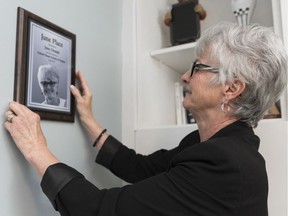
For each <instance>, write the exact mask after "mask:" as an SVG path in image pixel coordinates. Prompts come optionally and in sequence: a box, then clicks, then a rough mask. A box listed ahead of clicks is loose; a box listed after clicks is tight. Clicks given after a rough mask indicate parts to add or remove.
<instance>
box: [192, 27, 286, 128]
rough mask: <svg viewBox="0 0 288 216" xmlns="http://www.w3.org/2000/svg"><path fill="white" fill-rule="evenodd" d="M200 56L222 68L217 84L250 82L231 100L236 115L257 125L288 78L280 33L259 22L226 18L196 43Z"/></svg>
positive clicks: (197, 54)
mask: <svg viewBox="0 0 288 216" xmlns="http://www.w3.org/2000/svg"><path fill="white" fill-rule="evenodd" d="M207 51H208V52H207ZM200 56H205V57H206V58H208V59H209V60H211V61H212V62H214V63H215V65H213V66H214V67H218V68H219V70H220V72H219V74H218V76H216V78H215V80H213V82H214V83H215V84H224V83H227V82H228V83H229V82H232V81H233V80H234V79H235V78H237V79H240V80H242V81H243V82H245V83H246V88H245V90H244V92H243V93H242V94H241V96H240V97H238V98H237V99H236V100H234V101H230V106H232V107H234V108H235V112H234V113H233V114H232V115H233V116H238V117H239V118H240V120H242V121H244V122H246V123H247V124H248V125H249V126H251V127H257V125H258V122H259V121H260V119H262V118H263V116H264V115H265V113H266V111H267V110H268V109H269V108H270V107H271V106H272V105H273V103H275V102H276V101H277V100H278V99H279V98H280V96H281V93H282V91H283V90H284V88H285V85H286V82H287V77H286V73H287V54H286V51H285V49H284V45H283V43H282V40H281V39H280V37H278V36H277V35H276V34H275V33H274V32H273V31H272V30H271V29H269V28H266V27H262V26H259V25H258V24H252V25H248V26H241V25H238V24H236V23H229V22H222V23H219V24H217V25H215V26H213V27H211V28H209V29H208V30H206V31H204V32H203V33H202V36H201V38H200V39H199V41H198V43H197V45H196V57H200Z"/></svg>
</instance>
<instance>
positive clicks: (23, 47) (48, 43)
mask: <svg viewBox="0 0 288 216" xmlns="http://www.w3.org/2000/svg"><path fill="white" fill-rule="evenodd" d="M75 49H76V36H75V34H73V33H71V32H69V31H67V30H65V29H63V28H61V27H59V26H57V25H55V24H53V23H51V22H49V21H47V20H45V19H43V18H41V17H39V16H37V15H35V14H33V13H31V12H29V11H27V10H25V9H23V8H20V7H19V8H18V11H17V35H16V59H15V81H14V100H15V101H18V102H20V103H22V104H24V105H26V106H27V107H28V108H30V109H31V110H33V111H34V112H37V113H38V114H39V115H40V117H41V119H47V120H57V121H69V122H74V113H75V101H74V97H73V96H72V94H71V92H70V85H71V84H73V85H74V84H75Z"/></svg>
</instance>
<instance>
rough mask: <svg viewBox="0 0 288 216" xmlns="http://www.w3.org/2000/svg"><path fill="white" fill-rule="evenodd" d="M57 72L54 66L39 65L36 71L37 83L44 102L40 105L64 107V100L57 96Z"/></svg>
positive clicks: (58, 78)
mask: <svg viewBox="0 0 288 216" xmlns="http://www.w3.org/2000/svg"><path fill="white" fill-rule="evenodd" d="M59 80H60V77H59V72H58V70H57V69H56V67H55V66H52V65H41V66H40V67H39V69H38V82H39V86H40V88H41V91H42V94H43V95H44V97H45V100H44V101H43V102H42V104H48V105H53V106H59V107H65V106H66V100H65V99H63V98H60V97H59V96H58V93H59V92H58V89H59Z"/></svg>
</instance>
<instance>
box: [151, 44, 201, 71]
mask: <svg viewBox="0 0 288 216" xmlns="http://www.w3.org/2000/svg"><path fill="white" fill-rule="evenodd" d="M195 45H196V43H195V42H193V43H187V44H182V45H178V46H173V47H168V48H163V49H159V50H154V51H151V52H150V55H151V56H152V57H153V58H155V59H157V60H158V61H160V62H161V63H163V64H165V65H167V66H168V67H170V68H172V69H173V70H175V71H176V72H178V73H183V71H185V70H187V68H188V67H189V66H190V65H191V63H192V60H193V59H194V57H193V49H194V47H195Z"/></svg>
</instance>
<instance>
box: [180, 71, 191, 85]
mask: <svg viewBox="0 0 288 216" xmlns="http://www.w3.org/2000/svg"><path fill="white" fill-rule="evenodd" d="M181 80H182V82H184V83H188V82H189V80H190V73H189V71H186V72H185V73H184V74H183V75H182V77H181Z"/></svg>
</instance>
